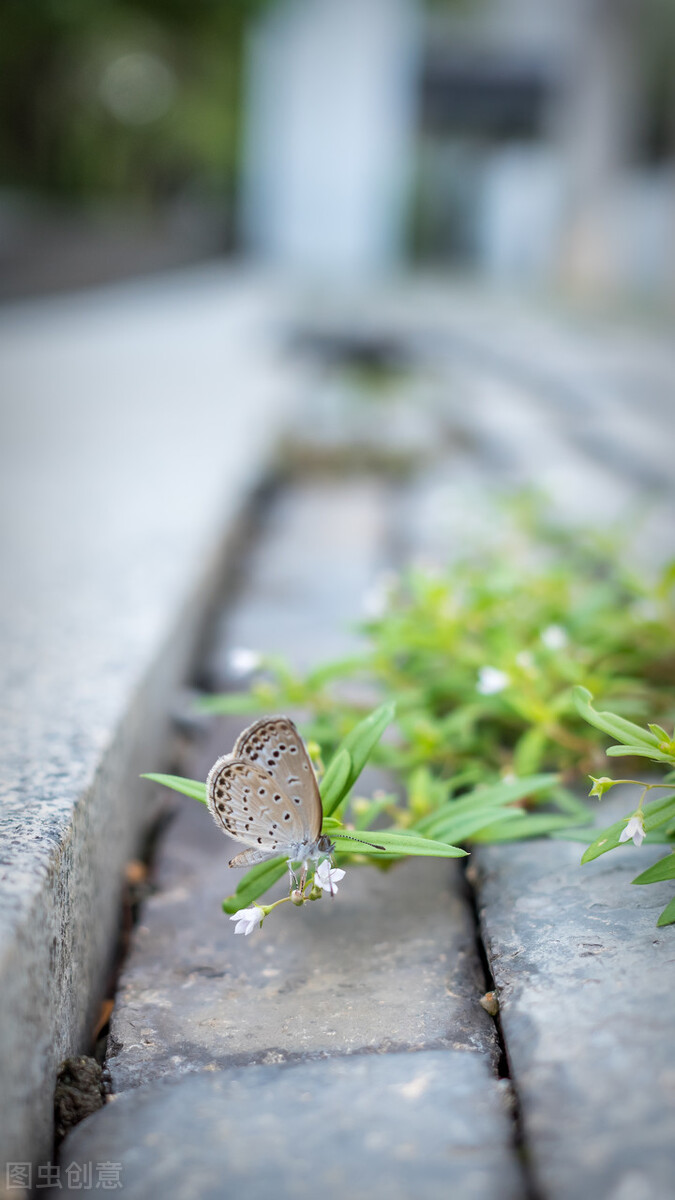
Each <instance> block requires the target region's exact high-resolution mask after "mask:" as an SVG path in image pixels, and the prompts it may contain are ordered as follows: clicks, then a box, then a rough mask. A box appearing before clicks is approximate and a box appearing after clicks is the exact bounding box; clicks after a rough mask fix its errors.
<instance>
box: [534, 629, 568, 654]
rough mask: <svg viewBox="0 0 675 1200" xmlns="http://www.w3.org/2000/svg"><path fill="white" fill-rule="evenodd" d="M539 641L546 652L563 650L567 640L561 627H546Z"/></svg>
mask: <svg viewBox="0 0 675 1200" xmlns="http://www.w3.org/2000/svg"><path fill="white" fill-rule="evenodd" d="M541 640H542V642H543V643H544V645H545V646H546V649H547V650H564V649H565V646H566V645H567V643H568V641H569V638H568V636H567V630H566V629H563V627H562V625H547V626H546V629H544V630H543V631H542V634H541Z"/></svg>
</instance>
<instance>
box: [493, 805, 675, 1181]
mask: <svg viewBox="0 0 675 1200" xmlns="http://www.w3.org/2000/svg"><path fill="white" fill-rule="evenodd" d="M636 801H637V797H635V801H634V802H636ZM630 808H631V798H630V797H628V799H626V798H625V796H624V799H623V800H622V801H621V802H620V803H616V802H613V803H612V804H609V803H607V802H605V803H604V804H603V810H602V826H603V827H604V826H605V825H606V824H610V823H611V822H612V821H613V820H616V819H618V817H619V816H622V815H625V813H626V812H628V811H629V810H630ZM589 840H590V839H589ZM664 849H665V848H664V847H661V846H649V847H647V846H643V847H641V849H640V850H639V851H638V850H637V849H635V848H634V847H632V846H628V847H626V848H625V849H624V850H623V852H619V851H614V852H612V853H611V854H608V855H605V856H603V857H601V858H600V859H597V860H596V861H595V862H593V863H589V864H587V865H586V866H584V867H581V866H580V865H579V858H580V856H581V852H582V850H583V846H580V845H579V844H578V843H569V842H562V841H548V842H546V841H538V842H534V843H533V842H529V843H522V844H520V845H518V844H513V845H509V846H493V847H479V848H477V849H476V851H475V854H474V856H473V860H474V863H475V866H476V869H477V882H476V894H477V900H478V905H479V909H480V919H481V929H482V934H483V939H484V943H485V947H486V952H487V957H488V962H489V965H490V969H491V971H492V973H493V976H494V981H495V984H496V986H497V989H498V993H499V1000H500V1021H501V1026H502V1029H503V1032H504V1039H505V1043H506V1048H507V1052H508V1059H509V1064H510V1073H511V1076H512V1080H513V1084H514V1087H515V1089H516V1092H517V1095H518V1097H519V1100H520V1107H521V1119H522V1126H523V1131H524V1137H525V1142H526V1146H527V1151H528V1156H529V1162H530V1167H531V1170H532V1172H533V1177H534V1180H535V1185H536V1187H538V1188H539V1190H540V1191H541V1194H542V1195H544V1196H546V1197H547V1200H586V1197H588V1200H663V1197H665V1196H669V1195H670V1194H671V1193H672V1180H673V1176H674V1174H675V1143H674V1142H673V1129H674V1128H675V1049H674V1048H673V1039H672V1015H673V994H674V993H675V931H674V930H673V928H672V927H666V928H662V929H658V928H657V927H656V919H657V917H658V914H659V912H660V911H661V909H662V908H663V907H664V906H665V904H666V903H667V902H668V900H669V898H670V896H671V895H672V884H669V883H664V884H659V885H650V886H648V887H631V885H630V881H631V880H632V879H633V878H634V877H635V876H636V875H637V874H639V873H640V871H642V870H644V869H646V867H648V866H649V865H650V864H651V863H652V862H654V861H656V860H657V859H658V858H659V857H661V856H662V855H663V853H664Z"/></svg>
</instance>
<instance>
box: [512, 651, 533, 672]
mask: <svg viewBox="0 0 675 1200" xmlns="http://www.w3.org/2000/svg"><path fill="white" fill-rule="evenodd" d="M516 662H517V664H518V666H519V667H522V669H523V671H531V670H532V669H533V667H534V655H533V653H532V651H531V650H521V651H520V652H519V653H518V654H516Z"/></svg>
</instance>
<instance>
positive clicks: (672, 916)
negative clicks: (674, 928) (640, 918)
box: [656, 896, 675, 926]
mask: <svg viewBox="0 0 675 1200" xmlns="http://www.w3.org/2000/svg"><path fill="white" fill-rule="evenodd" d="M673 921H675V896H673V898H672V900H671V901H670V902H669V903H668V904H666V907H665V908H664V910H663V912H662V913H661V916H660V917H659V919H658V921H657V922H656V924H657V925H660V926H663V925H672V924H673Z"/></svg>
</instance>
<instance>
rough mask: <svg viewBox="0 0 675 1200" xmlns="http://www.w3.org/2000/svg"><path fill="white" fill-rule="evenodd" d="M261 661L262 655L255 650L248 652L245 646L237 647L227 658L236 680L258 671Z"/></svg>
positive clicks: (230, 670)
mask: <svg viewBox="0 0 675 1200" xmlns="http://www.w3.org/2000/svg"><path fill="white" fill-rule="evenodd" d="M260 661H261V660H260V655H259V654H258V653H257V652H256V651H255V650H248V649H247V648H246V647H245V646H235V647H234V649H232V650H230V652H229V654H228V656H227V666H228V670H229V672H230V674H231V675H233V676H235V677H236V678H241V677H242V676H244V675H250V674H251V672H252V671H257V669H258V667H259V666H260Z"/></svg>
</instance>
